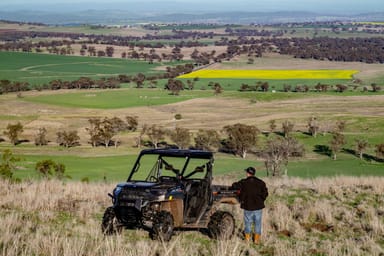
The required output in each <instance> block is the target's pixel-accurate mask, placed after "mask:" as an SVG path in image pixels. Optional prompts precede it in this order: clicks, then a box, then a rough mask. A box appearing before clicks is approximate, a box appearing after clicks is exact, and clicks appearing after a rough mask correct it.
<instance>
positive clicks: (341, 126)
mask: <svg viewBox="0 0 384 256" xmlns="http://www.w3.org/2000/svg"><path fill="white" fill-rule="evenodd" d="M346 125H347V123H346V122H345V121H344V120H337V121H336V126H335V128H334V132H344V131H345V128H346Z"/></svg>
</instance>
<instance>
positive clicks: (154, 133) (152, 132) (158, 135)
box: [146, 124, 166, 148]
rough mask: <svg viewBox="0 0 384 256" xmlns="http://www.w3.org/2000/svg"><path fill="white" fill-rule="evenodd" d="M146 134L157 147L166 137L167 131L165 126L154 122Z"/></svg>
mask: <svg viewBox="0 0 384 256" xmlns="http://www.w3.org/2000/svg"><path fill="white" fill-rule="evenodd" d="M146 134H147V136H148V138H149V141H150V142H151V144H152V145H153V147H154V148H157V146H158V144H159V143H160V141H161V140H163V139H164V137H165V134H166V131H165V129H164V128H163V127H161V126H158V125H156V124H153V125H152V126H149V127H147V128H146Z"/></svg>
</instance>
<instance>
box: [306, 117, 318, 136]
mask: <svg viewBox="0 0 384 256" xmlns="http://www.w3.org/2000/svg"><path fill="white" fill-rule="evenodd" d="M319 129H320V127H319V123H318V121H317V118H316V117H315V116H312V117H310V118H309V120H308V132H309V133H310V134H311V135H312V137H314V138H316V136H317V132H318V131H319Z"/></svg>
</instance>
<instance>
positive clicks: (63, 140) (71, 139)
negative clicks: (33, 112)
mask: <svg viewBox="0 0 384 256" xmlns="http://www.w3.org/2000/svg"><path fill="white" fill-rule="evenodd" d="M56 135H57V139H56V142H57V143H58V144H59V145H60V146H64V147H66V148H70V147H74V146H77V145H79V144H80V143H79V140H80V137H79V136H78V135H77V131H68V132H67V131H59V132H57V133H56Z"/></svg>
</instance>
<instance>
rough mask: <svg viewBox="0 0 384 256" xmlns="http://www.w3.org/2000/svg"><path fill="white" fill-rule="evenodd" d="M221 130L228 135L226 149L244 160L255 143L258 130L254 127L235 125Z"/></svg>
mask: <svg viewBox="0 0 384 256" xmlns="http://www.w3.org/2000/svg"><path fill="white" fill-rule="evenodd" d="M223 129H224V132H225V133H226V134H227V135H228V147H229V148H230V149H231V150H233V151H234V152H235V154H238V155H240V156H241V157H242V158H245V157H246V156H247V152H248V151H249V150H250V149H251V148H252V147H254V146H255V145H256V143H257V135H258V134H259V129H258V128H257V127H256V126H254V125H246V124H240V123H237V124H234V125H227V126H225V127H224V128H223Z"/></svg>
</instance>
